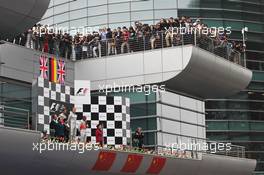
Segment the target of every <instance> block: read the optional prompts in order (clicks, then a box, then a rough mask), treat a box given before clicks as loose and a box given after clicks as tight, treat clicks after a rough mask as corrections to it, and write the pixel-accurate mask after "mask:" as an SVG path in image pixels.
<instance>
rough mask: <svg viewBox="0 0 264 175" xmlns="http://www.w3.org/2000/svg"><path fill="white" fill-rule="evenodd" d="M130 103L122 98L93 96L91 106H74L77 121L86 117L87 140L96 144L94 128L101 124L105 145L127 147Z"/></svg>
mask: <svg viewBox="0 0 264 175" xmlns="http://www.w3.org/2000/svg"><path fill="white" fill-rule="evenodd" d="M129 106H130V101H129V99H128V98H123V97H110V96H109V97H107V96H94V97H91V104H83V105H75V107H76V108H77V113H76V114H77V116H78V118H77V119H78V120H81V119H82V117H83V116H86V118H87V120H88V125H89V128H88V129H87V130H86V136H87V140H88V141H91V143H95V142H96V137H95V132H96V126H97V125H98V124H99V123H102V124H103V126H104V128H103V135H104V142H105V144H107V145H127V142H128V139H129V138H130V135H131V133H130V107H129Z"/></svg>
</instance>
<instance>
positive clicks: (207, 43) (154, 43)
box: [66, 32, 245, 67]
mask: <svg viewBox="0 0 264 175" xmlns="http://www.w3.org/2000/svg"><path fill="white" fill-rule="evenodd" d="M190 44H191V45H194V46H197V47H199V48H201V49H204V50H206V51H209V52H211V53H213V54H215V55H218V56H220V57H222V58H225V59H227V60H229V61H231V62H234V63H236V64H239V65H241V66H244V67H245V61H244V60H243V58H242V56H241V53H240V52H239V51H237V50H235V49H233V48H232V44H231V43H229V42H228V41H223V40H217V39H214V38H211V37H209V36H207V35H202V34H201V35H198V34H174V35H172V34H171V35H168V34H165V33H162V32H159V33H157V34H156V35H154V36H153V35H149V36H147V35H143V36H142V37H138V36H137V37H134V38H131V37H130V38H129V39H127V40H124V39H122V38H120V39H110V40H99V38H96V37H95V38H94V39H93V40H92V41H90V42H84V43H83V44H81V45H74V46H73V47H74V49H73V50H74V53H72V58H73V60H81V59H87V58H100V57H107V56H112V55H117V54H125V53H132V52H138V51H147V50H154V49H163V48H169V47H176V46H183V45H190ZM66 57H67V56H66Z"/></svg>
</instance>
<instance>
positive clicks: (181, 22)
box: [13, 16, 243, 60]
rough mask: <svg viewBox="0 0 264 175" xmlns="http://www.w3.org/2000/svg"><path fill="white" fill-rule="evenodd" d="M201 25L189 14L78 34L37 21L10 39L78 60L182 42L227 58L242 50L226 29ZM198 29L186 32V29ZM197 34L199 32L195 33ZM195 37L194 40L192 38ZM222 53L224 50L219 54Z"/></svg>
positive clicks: (198, 20)
mask: <svg viewBox="0 0 264 175" xmlns="http://www.w3.org/2000/svg"><path fill="white" fill-rule="evenodd" d="M175 28H185V29H187V30H186V31H188V32H187V33H186V34H182V33H181V32H179V31H177V33H176V32H175V31H174V29H175ZM203 28H208V26H207V25H206V24H204V23H203V22H202V21H201V20H200V19H196V20H192V19H191V18H190V17H184V16H183V17H180V18H176V19H175V18H173V17H171V18H169V19H161V20H160V21H159V22H158V23H157V24H156V25H149V24H143V23H141V22H139V21H137V22H135V24H134V26H130V27H126V26H124V27H122V28H121V27H118V28H117V29H111V28H102V29H99V31H93V32H91V33H87V34H85V35H84V34H82V33H76V34H75V35H74V36H71V35H70V34H69V33H63V32H60V31H59V32H53V29H50V30H49V28H48V26H42V25H40V24H37V25H35V26H34V27H33V28H32V29H29V30H28V31H27V32H25V33H23V34H21V35H18V36H17V37H16V38H14V40H13V42H14V43H16V44H19V45H23V46H26V47H27V48H32V49H36V50H39V51H42V52H47V53H50V54H55V55H57V56H60V57H65V58H67V59H73V60H80V59H86V58H97V57H102V56H107V55H115V54H122V53H129V52H136V51H142V50H150V49H156V48H162V47H171V46H176V45H182V44H194V43H195V44H197V45H198V46H199V47H201V48H204V49H207V50H210V51H213V52H215V51H216V53H218V52H217V49H218V50H219V49H220V51H221V54H223V55H221V56H223V57H226V58H229V57H230V56H231V54H232V51H237V52H242V51H243V46H242V44H241V43H235V42H232V41H229V40H228V34H227V32H226V31H224V33H222V34H219V33H217V31H214V30H211V31H209V32H208V33H207V34H201V33H200V32H199V31H201V30H202V29H203ZM193 29H195V30H197V31H198V32H197V33H195V37H194V33H191V34H190V30H193ZM198 33H199V34H198ZM194 40H196V41H194ZM223 52H224V53H223Z"/></svg>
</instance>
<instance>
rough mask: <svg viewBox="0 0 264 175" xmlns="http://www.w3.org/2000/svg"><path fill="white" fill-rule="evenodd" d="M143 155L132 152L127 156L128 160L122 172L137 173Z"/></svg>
mask: <svg viewBox="0 0 264 175" xmlns="http://www.w3.org/2000/svg"><path fill="white" fill-rule="evenodd" d="M142 159H143V156H142V155H137V154H130V155H128V156H127V160H126V163H125V165H124V166H123V168H122V170H121V172H122V173H135V172H136V171H137V170H138V168H139V166H140V164H141V162H142Z"/></svg>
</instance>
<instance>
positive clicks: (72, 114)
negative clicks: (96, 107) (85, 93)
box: [68, 107, 77, 142]
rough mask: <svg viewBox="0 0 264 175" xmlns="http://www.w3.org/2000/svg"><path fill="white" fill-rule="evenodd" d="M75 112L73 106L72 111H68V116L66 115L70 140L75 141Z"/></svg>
mask: <svg viewBox="0 0 264 175" xmlns="http://www.w3.org/2000/svg"><path fill="white" fill-rule="evenodd" d="M75 113H76V108H75V107H74V108H73V109H72V111H70V114H69V117H68V123H69V125H70V141H71V142H73V141H76V132H77V127H76V125H77V123H76V120H77V115H76V114H75Z"/></svg>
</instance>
